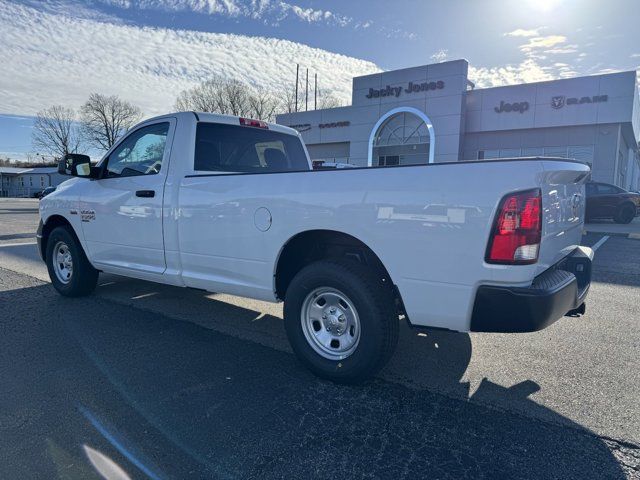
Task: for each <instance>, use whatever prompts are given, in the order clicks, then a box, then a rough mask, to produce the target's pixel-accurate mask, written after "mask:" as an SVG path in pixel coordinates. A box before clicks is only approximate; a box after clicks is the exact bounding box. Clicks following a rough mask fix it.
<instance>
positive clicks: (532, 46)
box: [520, 35, 567, 52]
mask: <svg viewBox="0 0 640 480" xmlns="http://www.w3.org/2000/svg"><path fill="white" fill-rule="evenodd" d="M566 41H567V37H565V36H564V35H547V36H546V37H533V38H530V39H529V41H528V42H527V43H525V44H524V45H520V50H522V51H523V52H532V51H534V50H543V51H544V50H545V49H548V48H551V47H554V46H556V45H560V44H562V43H565V42H566Z"/></svg>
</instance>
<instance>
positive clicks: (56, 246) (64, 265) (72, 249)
mask: <svg viewBox="0 0 640 480" xmlns="http://www.w3.org/2000/svg"><path fill="white" fill-rule="evenodd" d="M46 259H47V270H48V271H49V278H50V279H51V283H52V284H53V286H54V288H55V289H56V290H57V291H58V293H60V294H61V295H64V296H65V297H80V296H83V295H88V294H90V293H91V292H93V290H94V289H95V288H96V284H97V283H98V271H97V270H96V269H95V268H93V266H92V265H91V264H90V263H89V260H88V259H87V256H86V255H85V253H84V250H82V245H80V242H79V241H78V239H77V238H76V236H75V233H73V231H72V230H71V228H70V227H57V228H55V229H54V230H53V231H52V232H51V234H49V239H48V240H47V255H46Z"/></svg>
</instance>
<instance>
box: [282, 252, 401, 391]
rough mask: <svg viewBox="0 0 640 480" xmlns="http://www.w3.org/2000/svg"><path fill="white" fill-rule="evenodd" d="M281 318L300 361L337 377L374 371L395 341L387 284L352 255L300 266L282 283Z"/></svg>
mask: <svg viewBox="0 0 640 480" xmlns="http://www.w3.org/2000/svg"><path fill="white" fill-rule="evenodd" d="M284 320H285V328H286V331H287V336H288V338H289V342H290V343H291V347H292V348H293V350H294V352H295V353H296V355H297V357H298V358H299V359H300V361H301V362H302V363H303V364H304V365H305V366H306V367H307V368H309V369H310V370H311V371H312V372H314V373H315V374H316V375H318V376H320V377H322V378H326V379H330V380H333V381H336V382H340V383H355V382H358V381H361V380H364V379H366V378H368V377H371V376H372V375H374V374H375V373H376V372H378V370H380V369H381V368H382V367H383V366H384V365H385V364H386V363H387V361H388V360H389V358H391V355H392V354H393V351H394V349H395V346H396V344H397V341H398V328H399V325H398V324H399V320H398V315H397V313H396V310H395V302H394V297H393V294H392V292H391V289H390V288H389V286H388V285H387V284H386V283H385V282H383V281H382V278H381V276H380V275H377V274H376V272H375V271H374V270H372V269H370V268H367V267H365V266H363V265H360V264H358V263H356V262H354V261H348V260H347V261H344V260H331V261H329V260H322V261H318V262H315V263H312V264H310V265H308V266H306V267H305V268H303V269H302V270H301V271H300V272H299V273H298V274H297V275H296V276H295V277H294V278H293V280H292V281H291V284H290V285H289V288H288V289H287V294H286V300H285V306H284Z"/></svg>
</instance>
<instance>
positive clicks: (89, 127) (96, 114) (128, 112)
mask: <svg viewBox="0 0 640 480" xmlns="http://www.w3.org/2000/svg"><path fill="white" fill-rule="evenodd" d="M141 116H142V112H141V111H140V109H139V108H138V107H136V106H135V105H133V104H131V103H129V102H127V101H126V100H122V99H121V98H119V97H118V96H116V95H111V96H107V95H101V94H99V93H92V94H91V95H90V96H89V100H87V102H86V103H85V104H84V105H83V106H82V108H81V109H80V119H81V122H82V131H81V133H82V136H83V137H84V138H85V139H86V140H87V142H88V143H89V144H91V145H92V146H94V147H96V148H99V149H103V150H108V149H109V148H111V146H112V145H113V144H114V143H115V142H116V140H117V139H118V138H120V136H121V135H122V134H124V133H125V132H126V131H127V130H128V129H129V128H131V127H132V126H133V125H135V124H136V123H137V122H138V120H140V117H141Z"/></svg>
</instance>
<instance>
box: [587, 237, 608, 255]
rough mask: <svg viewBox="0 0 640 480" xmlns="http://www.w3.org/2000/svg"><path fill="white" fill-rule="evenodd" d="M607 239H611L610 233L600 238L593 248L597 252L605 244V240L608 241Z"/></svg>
mask: <svg viewBox="0 0 640 480" xmlns="http://www.w3.org/2000/svg"><path fill="white" fill-rule="evenodd" d="M607 240H609V235H605V236H604V237H602V238H601V239H600V240H598V241H597V242H596V243H595V244H594V245H593V247H591V248H592V249H593V251H594V252H595V251H596V250H598V249H599V248H600V247H601V246H602V245H604V242H606V241H607Z"/></svg>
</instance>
